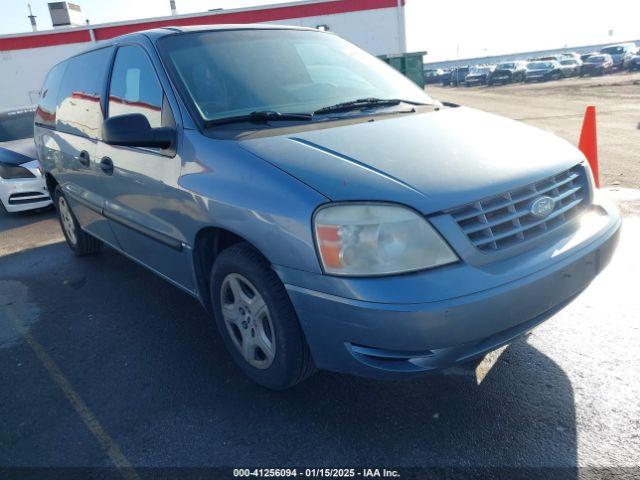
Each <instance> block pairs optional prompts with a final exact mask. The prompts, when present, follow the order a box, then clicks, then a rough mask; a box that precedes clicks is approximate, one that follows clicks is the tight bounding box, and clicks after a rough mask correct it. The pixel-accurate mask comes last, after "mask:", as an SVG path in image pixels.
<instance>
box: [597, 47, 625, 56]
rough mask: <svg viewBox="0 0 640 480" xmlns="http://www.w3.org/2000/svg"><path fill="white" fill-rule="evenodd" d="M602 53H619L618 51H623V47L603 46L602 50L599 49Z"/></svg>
mask: <svg viewBox="0 0 640 480" xmlns="http://www.w3.org/2000/svg"><path fill="white" fill-rule="evenodd" d="M600 51H601V52H602V53H608V54H609V55H611V54H614V55H615V54H619V53H624V47H607V48H603V49H602V50H600Z"/></svg>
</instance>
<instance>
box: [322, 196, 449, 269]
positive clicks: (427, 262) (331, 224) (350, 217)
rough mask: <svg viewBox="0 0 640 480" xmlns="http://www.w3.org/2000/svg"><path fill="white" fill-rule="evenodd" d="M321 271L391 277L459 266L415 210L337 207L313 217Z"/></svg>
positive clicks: (380, 206) (381, 205)
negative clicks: (449, 264)
mask: <svg viewBox="0 0 640 480" xmlns="http://www.w3.org/2000/svg"><path fill="white" fill-rule="evenodd" d="M314 228H315V234H316V244H317V247H318V253H319V255H320V261H321V263H322V266H323V267H324V271H325V272H326V273H329V274H334V275H352V276H362V275H390V274H394V273H402V272H410V271H414V270H423V269H425V268H430V267H436V266H439V265H444V264H447V263H452V262H455V261H457V260H458V257H457V256H456V255H455V253H453V251H452V250H451V248H449V246H448V245H447V244H446V242H445V241H444V240H443V239H442V238H441V237H440V235H439V234H438V233H437V232H436V231H435V230H434V229H433V227H432V226H431V225H430V224H429V223H428V222H427V221H426V220H425V219H424V218H422V217H421V216H419V215H418V214H416V213H415V212H414V211H413V210H410V209H408V208H405V207H401V206H396V205H386V204H340V205H332V206H328V207H324V208H322V209H320V210H318V212H317V213H316V214H315V217H314Z"/></svg>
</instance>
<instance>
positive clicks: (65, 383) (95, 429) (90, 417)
mask: <svg viewBox="0 0 640 480" xmlns="http://www.w3.org/2000/svg"><path fill="white" fill-rule="evenodd" d="M8 313H9V320H11V321H12V322H13V324H14V325H17V322H16V320H15V318H14V317H13V315H14V313H13V312H12V311H11V310H9V312H8ZM23 337H24V339H25V341H26V342H27V344H28V345H29V347H31V350H33V352H34V353H35V354H36V356H37V357H38V359H39V360H40V362H41V363H42V365H43V366H44V368H45V369H46V370H47V372H48V373H49V376H50V377H51V379H52V380H53V381H54V382H55V384H56V385H58V387H60V389H61V390H62V392H63V393H64V394H65V396H66V397H67V399H68V400H69V402H70V403H71V406H72V407H73V409H74V410H75V411H76V413H77V414H78V416H79V417H80V418H81V419H82V421H83V422H84V424H85V425H86V426H87V428H88V429H89V431H91V433H92V434H93V436H94V437H96V439H97V440H98V443H99V444H100V446H101V447H102V449H103V450H104V451H105V452H106V454H107V455H108V456H109V458H110V459H111V461H112V462H113V464H114V465H115V467H116V469H117V470H118V472H119V473H120V475H121V476H122V477H123V478H124V479H125V480H140V477H139V476H138V474H137V473H136V471H135V470H134V469H133V467H132V466H131V464H130V463H129V461H128V460H127V459H126V457H125V456H124V455H123V454H122V452H121V451H120V448H119V447H118V445H117V444H116V442H115V441H114V440H113V438H111V437H110V436H109V434H108V433H107V432H106V431H105V429H104V428H102V425H100V422H99V421H98V419H97V418H96V416H95V415H94V414H93V412H92V411H91V410H90V409H89V407H88V406H87V404H86V403H84V401H83V400H82V398H80V395H78V393H77V392H76V391H75V389H74V388H73V385H71V382H69V380H67V377H65V376H64V373H62V370H60V368H59V367H58V365H56V362H54V360H53V359H52V358H51V357H50V356H49V354H48V353H47V352H45V350H44V348H42V345H40V342H38V341H37V340H36V339H35V338H34V336H33V335H31V333H30V332H26V333H25V334H23Z"/></svg>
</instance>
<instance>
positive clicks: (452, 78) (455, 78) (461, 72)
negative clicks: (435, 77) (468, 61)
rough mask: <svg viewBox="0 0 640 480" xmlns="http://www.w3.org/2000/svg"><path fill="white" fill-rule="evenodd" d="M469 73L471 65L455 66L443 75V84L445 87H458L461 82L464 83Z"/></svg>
mask: <svg viewBox="0 0 640 480" xmlns="http://www.w3.org/2000/svg"><path fill="white" fill-rule="evenodd" d="M468 74H469V67H457V68H453V69H451V70H450V71H449V72H446V73H445V74H444V75H443V76H442V85H443V86H445V87H449V86H452V87H457V86H458V85H460V84H461V83H464V79H465V78H466V77H467V75H468Z"/></svg>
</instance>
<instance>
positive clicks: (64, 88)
mask: <svg viewBox="0 0 640 480" xmlns="http://www.w3.org/2000/svg"><path fill="white" fill-rule="evenodd" d="M110 56H111V49H110V48H103V49H100V50H94V51H92V52H88V53H83V54H82V55H78V56H76V57H73V58H71V59H69V60H67V69H66V71H65V72H64V76H63V78H62V84H61V86H60V92H59V93H58V109H57V119H56V129H57V130H59V131H61V132H67V133H73V134H75V135H81V136H84V137H90V138H98V136H99V134H100V128H102V107H101V104H100V101H101V97H100V95H101V92H102V88H103V85H104V80H105V74H106V72H107V68H108V66H109V58H110Z"/></svg>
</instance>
